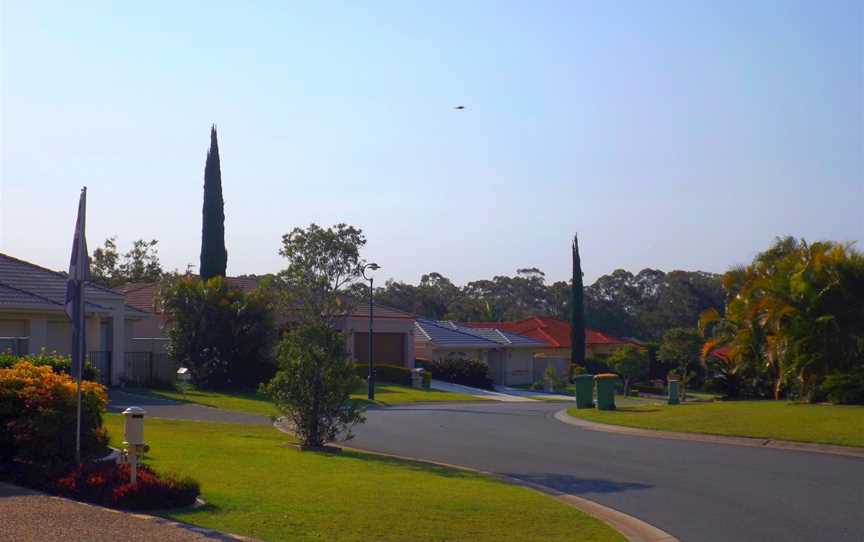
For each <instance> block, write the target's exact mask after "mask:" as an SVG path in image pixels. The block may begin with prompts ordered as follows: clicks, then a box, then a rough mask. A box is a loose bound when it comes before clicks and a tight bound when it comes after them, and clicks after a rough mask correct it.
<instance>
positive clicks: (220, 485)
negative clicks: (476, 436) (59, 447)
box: [105, 414, 624, 542]
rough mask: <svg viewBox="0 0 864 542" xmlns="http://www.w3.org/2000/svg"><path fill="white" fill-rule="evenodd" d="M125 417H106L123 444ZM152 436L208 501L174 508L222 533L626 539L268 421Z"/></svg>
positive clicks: (491, 490)
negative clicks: (339, 450) (309, 443)
mask: <svg viewBox="0 0 864 542" xmlns="http://www.w3.org/2000/svg"><path fill="white" fill-rule="evenodd" d="M122 424H123V420H122V416H120V415H117V414H108V415H107V416H106V421H105V425H106V427H107V428H108V430H109V432H110V435H111V442H112V444H113V445H115V446H116V445H118V444H119V441H120V440H122V435H123V429H122ZM145 436H146V440H147V442H148V444H149V445H150V452H149V454H148V456H147V462H148V463H149V464H150V465H151V466H153V467H154V468H155V469H156V470H162V471H171V472H175V473H178V474H181V475H188V476H192V477H193V478H195V479H196V480H198V481H199V482H200V483H201V488H202V497H203V498H204V499H205V500H206V501H207V505H206V506H205V507H202V508H200V509H197V510H181V511H169V512H167V513H164V514H162V515H164V516H166V517H170V518H172V519H176V520H178V521H184V522H188V523H193V524H195V525H200V526H203V527H208V528H211V529H217V530H220V531H226V532H231V533H235V534H242V535H246V536H251V537H255V538H260V539H263V540H272V541H280V540H292V541H295V540H296V541H313V540H314V541H320V540H337V541H349V542H350V541H367V540H387V541H392V542H400V541H420V542H423V541H426V542H440V541H442V540H446V541H449V542H455V541H462V540H464V541H469V540H470V541H478V542H484V541H490V542H492V541H498V540H520V541H525V542H531V541H550V542H554V541H564V540H574V537H575V538H578V539H579V540H583V541H620V540H624V538H623V537H622V536H621V535H620V534H618V533H617V532H615V531H614V530H613V529H611V528H610V527H608V526H607V525H605V524H604V523H602V522H600V521H598V520H595V519H593V518H591V517H589V516H587V515H585V514H583V513H582V512H580V511H578V510H576V509H574V508H571V507H569V506H567V505H565V504H563V503H560V502H558V501H556V500H554V499H551V498H549V497H547V496H544V495H541V494H538V493H535V492H533V491H531V490H528V489H525V488H521V487H517V486H512V485H509V484H505V483H503V482H499V481H497V480H494V479H491V478H488V477H485V476H481V475H478V474H473V473H469V472H463V471H458V470H452V469H446V468H439V467H433V466H429V465H423V464H419V463H413V462H407V461H399V460H395V459H389V458H383V457H379V456H375V455H369V454H363V453H358V452H349V451H346V452H345V453H343V454H341V455H330V454H320V453H313V452H303V453H301V452H298V451H296V450H294V449H292V448H287V447H285V446H284V444H285V443H286V441H287V440H288V438H289V437H288V436H287V435H285V434H283V433H280V432H278V431H277V430H275V429H274V428H272V427H268V426H245V425H234V424H223V423H205V422H189V421H176V420H162V419H149V420H147V422H146V428H145ZM526 518H530V521H526Z"/></svg>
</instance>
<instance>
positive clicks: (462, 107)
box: [453, 105, 465, 109]
mask: <svg viewBox="0 0 864 542" xmlns="http://www.w3.org/2000/svg"><path fill="white" fill-rule="evenodd" d="M453 109H465V106H464V105H457V106H456V107H454V108H453Z"/></svg>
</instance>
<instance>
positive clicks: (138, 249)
mask: <svg viewBox="0 0 864 542" xmlns="http://www.w3.org/2000/svg"><path fill="white" fill-rule="evenodd" d="M158 244H159V241H157V240H156V239H151V240H150V241H145V240H144V239H137V240H135V241H133V243H132V247H131V248H130V249H129V251H128V252H125V253H123V254H122V255H121V254H120V253H119V252H118V251H117V237H116V236H115V237H109V238H108V239H105V244H104V246H102V247H98V248H97V249H96V250H94V251H93V256H92V258H91V262H90V270H91V273H92V276H93V280H94V281H96V282H98V283H100V284H102V285H103V286H107V287H109V288H114V287H116V286H120V285H122V284H126V283H127V282H155V281H158V280H159V279H160V278H162V275H163V274H164V271H163V270H162V265H161V264H160V263H159V248H158V247H157V246H156V245H158Z"/></svg>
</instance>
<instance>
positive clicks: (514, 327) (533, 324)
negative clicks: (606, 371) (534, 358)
mask: <svg viewBox="0 0 864 542" xmlns="http://www.w3.org/2000/svg"><path fill="white" fill-rule="evenodd" d="M465 325H466V326H469V327H476V328H493V329H503V330H506V331H511V332H513V333H518V334H519V335H524V336H526V337H531V338H532V339H537V340H540V341H543V342H545V343H546V344H547V345H548V346H549V347H551V348H570V347H571V344H572V343H571V342H570V324H569V323H568V322H565V321H563V320H558V319H556V318H551V317H549V316H532V317H530V318H525V319H523V320H517V321H515V322H466V323H465ZM585 342H586V344H587V345H588V346H589V347H590V346H599V345H615V344H631V342H630V341H627V340H625V339H619V338H618V337H613V336H612V335H608V334H606V333H603V332H602V331H597V330H594V329H586V330H585Z"/></svg>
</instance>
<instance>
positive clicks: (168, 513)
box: [149, 501, 222, 522]
mask: <svg viewBox="0 0 864 542" xmlns="http://www.w3.org/2000/svg"><path fill="white" fill-rule="evenodd" d="M221 511H222V508H221V507H219V506H216V505H215V504H211V503H209V502H206V501H205V504H204V506H199V507H197V508H192V507H188V506H187V507H185V508H169V509H167V510H154V511H152V512H149V513H150V514H153V515H154V516H159V517H161V518H168V519H174V518H175V517H176V516H178V515H180V514H183V516H184V518H183V519H182V520H178V521H186V522H188V521H189V519H190V518H191V517H192V516H195V515H199V514H218V513H219V512H221Z"/></svg>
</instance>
